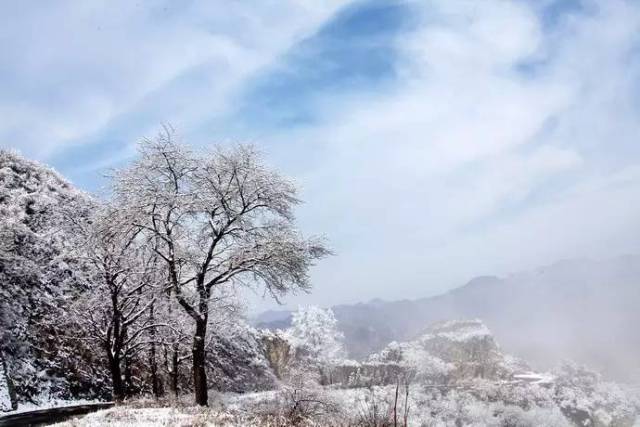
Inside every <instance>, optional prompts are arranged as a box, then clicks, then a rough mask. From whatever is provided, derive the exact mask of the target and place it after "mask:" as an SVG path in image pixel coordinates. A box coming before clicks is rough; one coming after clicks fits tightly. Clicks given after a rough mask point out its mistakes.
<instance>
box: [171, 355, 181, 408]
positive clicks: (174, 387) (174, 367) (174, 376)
mask: <svg viewBox="0 0 640 427" xmlns="http://www.w3.org/2000/svg"><path fill="white" fill-rule="evenodd" d="M178 356H179V353H178V347H177V346H176V347H175V348H174V349H173V352H172V353H171V391H172V392H173V396H174V397H175V398H176V399H177V398H178V369H179V361H178Z"/></svg>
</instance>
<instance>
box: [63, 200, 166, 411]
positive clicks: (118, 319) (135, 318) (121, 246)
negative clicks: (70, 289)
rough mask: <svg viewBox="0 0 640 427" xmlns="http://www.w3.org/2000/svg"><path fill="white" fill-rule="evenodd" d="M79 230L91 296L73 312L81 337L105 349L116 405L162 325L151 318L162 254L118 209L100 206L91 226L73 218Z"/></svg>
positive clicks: (80, 253) (79, 246)
mask: <svg viewBox="0 0 640 427" xmlns="http://www.w3.org/2000/svg"><path fill="white" fill-rule="evenodd" d="M69 226H70V227H72V228H73V229H74V230H75V231H76V235H77V239H76V243H77V247H76V251H75V254H76V256H77V257H78V258H80V259H83V260H84V261H85V262H86V263H87V265H88V266H89V268H88V269H87V272H86V281H87V283H88V285H87V286H88V288H89V292H86V293H85V294H84V295H83V296H82V297H80V298H78V299H77V300H76V301H75V304H74V305H72V306H71V310H70V312H71V313H73V314H74V315H75V316H74V319H73V320H72V321H74V322H75V323H76V324H78V325H79V326H80V329H79V330H80V331H81V333H80V334H79V338H81V339H88V340H91V341H94V342H95V343H96V344H98V346H99V347H100V348H102V349H103V350H104V352H103V354H104V356H105V358H106V360H107V362H108V368H109V371H110V373H111V383H112V393H113V398H114V400H116V401H120V400H122V399H123V398H124V397H125V393H126V387H125V383H123V377H125V378H128V377H130V375H128V373H129V372H123V366H124V370H125V371H127V369H128V368H129V367H130V361H131V360H132V359H133V358H134V357H136V355H137V354H138V353H139V352H140V351H141V349H142V347H143V346H145V345H146V344H147V342H146V341H145V340H144V338H146V334H145V331H147V330H149V329H152V328H155V327H157V325H155V323H152V322H155V317H153V316H148V315H147V312H148V311H149V310H151V309H152V307H153V304H154V302H155V300H156V294H157V291H156V289H157V288H158V284H160V285H162V284H163V283H162V282H161V280H162V277H161V276H160V274H159V269H158V266H157V256H156V254H155V253H154V252H153V250H152V248H150V247H149V246H148V245H147V244H146V242H144V241H141V238H140V237H141V236H140V232H139V229H138V228H136V227H134V226H133V225H131V224H129V223H128V222H127V221H126V220H125V218H124V217H123V215H122V212H121V211H119V210H118V209H116V208H114V207H112V206H109V205H102V206H96V207H95V209H94V212H93V214H92V216H91V218H90V221H88V222H84V221H83V222H81V223H76V222H74V221H73V219H72V218H70V219H69Z"/></svg>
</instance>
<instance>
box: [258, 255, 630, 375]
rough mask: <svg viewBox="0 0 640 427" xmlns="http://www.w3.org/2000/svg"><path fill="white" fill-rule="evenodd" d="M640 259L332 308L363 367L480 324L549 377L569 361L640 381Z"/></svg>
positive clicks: (580, 263)
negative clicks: (428, 336) (428, 337)
mask: <svg viewBox="0 0 640 427" xmlns="http://www.w3.org/2000/svg"><path fill="white" fill-rule="evenodd" d="M638 307H640V256H623V257H618V258H613V259H609V260H604V261H592V260H571V261H562V262H558V263H556V264H553V265H550V266H547V267H543V268H540V269H538V270H535V271H531V272H525V273H520V274H514V275H512V276H509V277H506V278H498V277H478V278H475V279H473V280H471V281H470V282H469V283H467V284H466V285H465V286H462V287H460V288H457V289H455V290H452V291H450V292H448V293H446V294H443V295H439V296H435V297H430V298H423V299H419V300H413V301H408V300H404V301H394V302H384V301H380V300H376V301H372V302H371V303H365V304H356V305H339V306H335V307H333V311H334V313H335V316H336V318H337V319H338V327H339V328H340V329H341V330H342V332H343V333H344V335H345V342H346V345H347V348H348V351H349V354H350V356H351V357H353V358H356V359H362V358H363V357H365V356H366V355H368V354H370V353H371V352H374V351H378V350H380V349H382V348H383V347H384V346H385V345H387V344H388V343H389V342H390V341H393V340H400V341H405V340H410V339H413V338H415V337H417V336H419V335H420V334H421V333H422V332H423V328H424V325H428V324H431V323H433V322H438V321H445V320H450V319H465V318H466V319H468V318H479V319H481V320H482V321H483V322H484V323H486V324H487V326H488V327H489V328H490V329H491V330H492V331H493V333H494V335H495V337H496V339H497V341H498V342H500V343H501V345H502V347H503V348H504V350H505V351H507V352H509V353H512V354H514V355H516V356H518V357H522V358H523V359H526V360H527V361H529V362H530V363H531V364H532V365H533V366H534V367H536V368H539V369H547V368H549V367H551V366H555V365H557V364H558V363H559V362H560V361H562V360H564V359H569V360H574V361H576V362H578V363H582V364H586V365H588V366H590V367H592V368H594V369H596V370H598V371H600V372H602V373H603V374H604V375H605V376H606V377H609V378H613V379H617V380H624V381H629V380H632V381H637V380H640V366H639V365H638V362H637V361H638V360H640V334H638V333H637V331H636V330H635V328H634V325H638V324H640V310H638ZM289 321H290V315H289V313H288V312H268V313H265V314H264V315H263V316H261V317H259V318H258V319H257V323H258V325H259V326H261V327H268V328H272V329H275V328H282V327H286V326H287V325H288V323H289Z"/></svg>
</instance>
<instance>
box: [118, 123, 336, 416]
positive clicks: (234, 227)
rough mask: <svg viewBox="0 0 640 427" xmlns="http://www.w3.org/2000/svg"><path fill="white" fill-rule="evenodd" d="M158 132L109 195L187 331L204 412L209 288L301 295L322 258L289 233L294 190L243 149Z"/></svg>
mask: <svg viewBox="0 0 640 427" xmlns="http://www.w3.org/2000/svg"><path fill="white" fill-rule="evenodd" d="M174 139H175V138H174V132H173V131H172V130H171V129H165V132H164V133H161V134H160V135H159V136H158V137H157V138H156V139H154V140H148V141H145V142H144V143H142V144H141V145H140V149H139V152H140V157H139V158H138V159H137V160H136V161H135V162H133V163H132V164H131V165H130V166H129V167H127V168H126V169H124V170H122V171H119V172H118V173H117V174H116V177H115V181H114V194H115V199H116V202H117V203H118V204H120V205H121V206H124V207H125V208H126V209H128V212H129V215H130V219H131V221H132V223H133V224H135V225H136V226H137V227H139V229H140V230H142V231H143V232H144V234H145V235H146V236H148V238H149V239H154V240H155V241H156V245H155V250H156V253H157V254H158V256H159V257H160V259H161V260H162V261H163V262H164V264H165V267H166V271H167V275H168V280H169V285H168V289H169V291H170V292H171V293H172V295H173V296H174V297H175V298H176V299H177V301H178V302H179V304H180V306H181V307H182V308H183V309H184V310H185V312H186V313H187V314H188V315H189V316H190V317H191V319H192V320H193V322H194V324H195V328H194V334H193V347H192V357H193V376H194V388H195V395H196V403H198V404H200V405H207V401H208V397H207V379H206V370H205V361H206V358H205V353H206V336H207V325H208V318H209V314H210V309H211V305H210V301H211V296H212V295H213V294H214V288H217V287H222V286H233V285H247V286H255V285H262V286H264V288H265V289H266V291H267V292H269V293H270V294H271V295H273V296H274V297H276V298H277V297H278V296H280V295H283V294H285V293H287V292H289V291H295V290H297V289H303V290H306V289H309V288H310V287H311V284H310V283H309V279H308V276H307V270H308V268H309V267H310V266H311V265H312V263H313V262H314V261H315V260H317V259H319V258H321V257H323V256H324V255H326V254H327V250H326V249H325V248H324V246H323V244H322V241H320V240H318V239H305V238H303V237H302V236H301V235H300V234H299V233H298V232H297V231H296V229H295V228H294V215H293V207H294V206H295V205H296V204H297V203H298V199H297V198H296V189H295V186H294V185H293V184H292V183H291V182H289V181H288V180H286V179H284V178H283V177H281V176H280V175H279V174H277V173H276V172H274V171H272V170H270V169H269V168H267V167H266V166H265V165H264V163H263V161H262V159H261V157H260V156H259V154H258V153H257V152H256V151H255V150H254V149H253V148H251V147H248V146H243V145H237V146H234V147H232V148H216V149H214V150H212V151H208V152H204V153H196V152H194V151H192V150H190V149H188V148H187V147H185V146H184V145H181V144H179V143H177V142H176V141H175V140H174Z"/></svg>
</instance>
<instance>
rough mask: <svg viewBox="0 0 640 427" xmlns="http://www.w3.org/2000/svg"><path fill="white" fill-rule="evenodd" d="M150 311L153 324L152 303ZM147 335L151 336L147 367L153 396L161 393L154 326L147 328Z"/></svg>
mask: <svg viewBox="0 0 640 427" xmlns="http://www.w3.org/2000/svg"><path fill="white" fill-rule="evenodd" d="M150 310H151V311H150V312H149V320H150V322H151V323H152V324H153V323H154V322H155V318H154V313H153V304H152V305H151V309H150ZM149 336H150V338H151V348H150V349H149V369H150V371H151V391H152V393H153V396H154V397H155V398H158V397H160V395H161V394H162V390H161V388H162V387H161V386H160V378H159V376H158V361H157V357H156V328H151V329H149Z"/></svg>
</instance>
